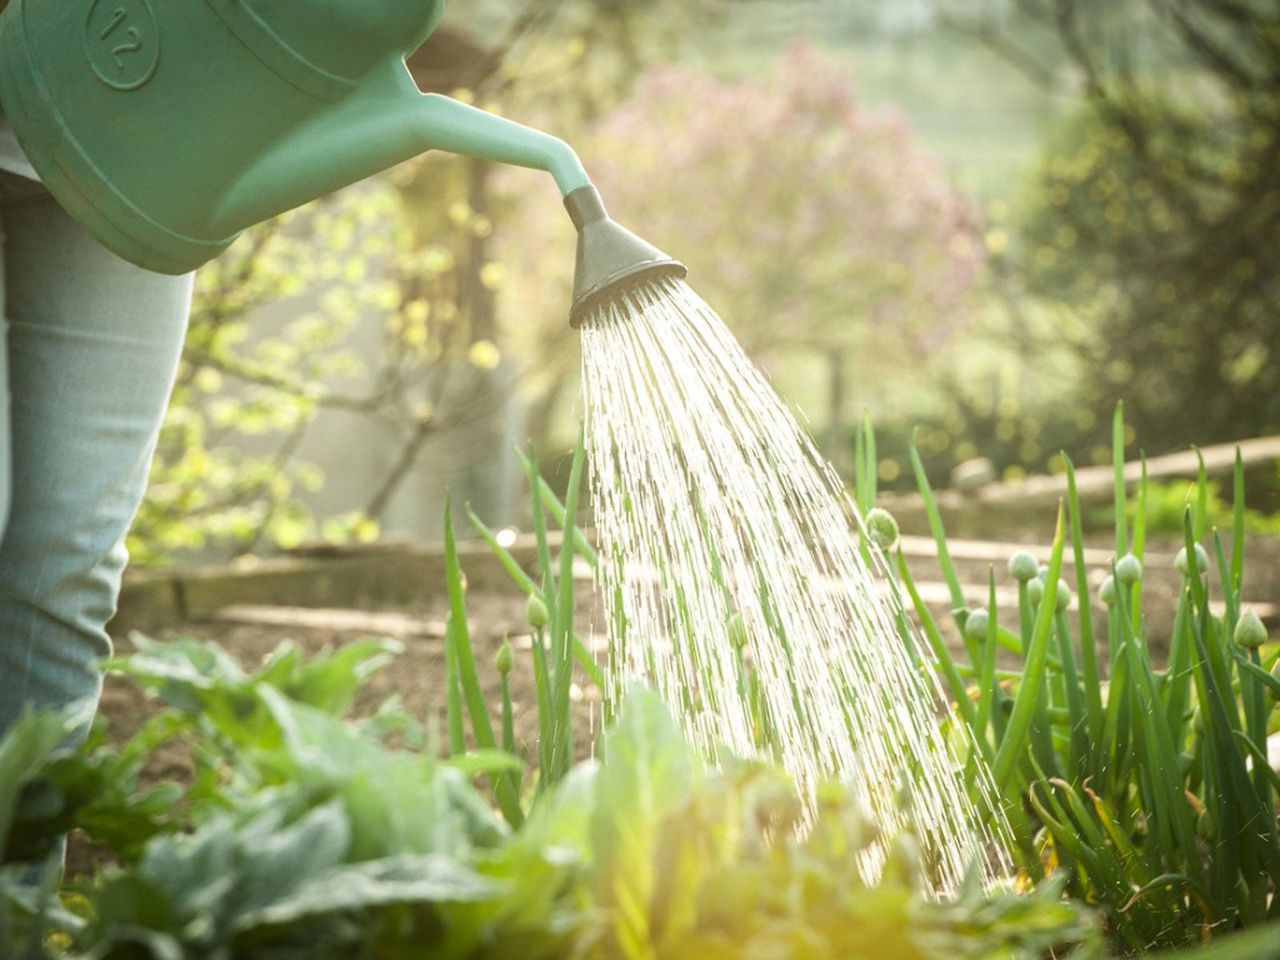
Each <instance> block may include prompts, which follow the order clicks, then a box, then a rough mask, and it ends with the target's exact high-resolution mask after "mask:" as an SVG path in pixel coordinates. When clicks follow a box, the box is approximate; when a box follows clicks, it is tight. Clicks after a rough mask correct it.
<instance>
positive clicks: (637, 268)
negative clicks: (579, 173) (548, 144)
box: [564, 185, 687, 327]
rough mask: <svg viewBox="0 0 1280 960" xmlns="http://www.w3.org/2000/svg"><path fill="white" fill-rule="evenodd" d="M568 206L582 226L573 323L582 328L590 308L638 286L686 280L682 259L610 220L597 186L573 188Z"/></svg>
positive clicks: (572, 215)
mask: <svg viewBox="0 0 1280 960" xmlns="http://www.w3.org/2000/svg"><path fill="white" fill-rule="evenodd" d="M564 205H565V208H566V209H567V210H568V211H569V216H570V218H571V219H572V220H573V225H574V226H575V227H577V228H578V258H577V264H576V267H575V269H574V276H573V307H572V308H571V309H570V311H569V323H570V324H571V325H572V326H574V327H581V326H582V324H583V321H584V320H585V319H586V317H587V315H588V314H590V313H591V311H592V310H594V309H596V308H598V307H599V306H601V305H602V304H603V303H604V302H606V301H608V300H611V299H614V298H616V297H617V296H618V295H619V294H621V293H623V292H625V291H626V290H628V289H631V288H633V287H635V286H636V285H638V284H641V283H644V282H645V281H649V280H657V279H659V278H661V277H675V278H678V279H683V278H684V276H685V274H686V273H687V271H686V269H685V266H684V264H682V263H681V262H680V261H678V260H674V259H672V258H671V257H669V256H667V255H666V254H665V253H663V252H662V251H661V250H659V249H658V248H657V247H655V246H654V245H653V244H651V243H649V242H648V241H647V240H642V239H641V238H640V237H638V236H636V235H635V234H634V233H632V232H631V231H630V230H628V229H627V228H626V227H624V226H622V225H621V224H620V223H618V222H617V221H616V220H614V219H613V218H611V217H610V216H609V214H608V213H607V212H606V211H605V207H604V203H603V201H601V199H600V193H599V191H598V190H596V188H595V187H594V186H591V185H587V186H585V187H579V188H578V189H577V190H574V191H573V192H572V193H570V194H569V195H568V196H567V197H565V198H564Z"/></svg>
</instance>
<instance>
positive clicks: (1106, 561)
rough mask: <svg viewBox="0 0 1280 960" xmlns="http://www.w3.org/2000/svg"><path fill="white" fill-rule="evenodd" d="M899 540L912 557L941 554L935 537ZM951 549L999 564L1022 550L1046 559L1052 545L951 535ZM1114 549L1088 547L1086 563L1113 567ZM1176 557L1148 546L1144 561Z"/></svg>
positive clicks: (1169, 561)
mask: <svg viewBox="0 0 1280 960" xmlns="http://www.w3.org/2000/svg"><path fill="white" fill-rule="evenodd" d="M898 542H899V543H900V544H901V546H902V552H903V553H905V554H906V555H907V556H909V557H936V556H937V555H938V545H937V543H935V542H934V539H933V537H920V536H912V535H909V534H903V535H902V536H901V537H900V538H899V540H898ZM947 550H948V552H950V554H951V558H952V559H953V560H974V561H980V562H984V563H992V564H995V565H996V566H998V567H1003V566H1004V564H1006V563H1007V562H1008V560H1009V558H1010V557H1011V556H1013V554H1015V553H1017V552H1018V551H1019V550H1030V551H1031V552H1032V553H1033V554H1035V555H1036V556H1038V557H1041V558H1043V559H1045V560H1047V559H1048V557H1049V546H1048V545H1047V544H1034V543H1000V542H997V541H990V540H964V539H952V538H950V537H948V538H947ZM1114 553H1115V551H1113V550H1103V549H1099V548H1097V547H1085V549H1084V562H1085V566H1087V567H1103V568H1104V569H1105V568H1109V567H1110V566H1111V558H1112V556H1113V555H1114ZM1173 561H1174V555H1173V554H1172V553H1154V552H1152V551H1150V550H1148V551H1147V553H1146V557H1145V559H1144V561H1143V565H1144V566H1146V567H1148V568H1152V569H1154V568H1157V567H1161V568H1163V567H1167V568H1169V569H1170V570H1172V569H1173Z"/></svg>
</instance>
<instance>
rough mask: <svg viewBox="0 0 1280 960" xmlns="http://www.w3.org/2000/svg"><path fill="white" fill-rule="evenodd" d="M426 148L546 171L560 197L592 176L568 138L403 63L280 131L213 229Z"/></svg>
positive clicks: (235, 225)
mask: <svg viewBox="0 0 1280 960" xmlns="http://www.w3.org/2000/svg"><path fill="white" fill-rule="evenodd" d="M428 150H443V151H445V152H448V153H456V154H461V155H464V156H471V157H479V158H482V159H485V160H492V161H494V162H497V163H505V164H513V165H516V166H522V167H531V168H533V169H537V170H545V171H547V172H548V173H550V174H551V175H552V177H554V178H555V181H556V184H557V186H558V187H559V188H560V192H561V193H562V194H563V195H568V194H570V193H572V192H573V191H574V190H577V189H580V188H581V187H584V186H586V185H587V184H589V183H590V180H589V179H588V177H587V173H586V170H585V169H584V168H583V166H582V162H581V161H580V160H579V159H578V155H577V154H576V153H575V152H574V151H573V149H572V148H571V147H570V146H569V145H568V144H567V143H565V142H564V141H563V140H560V139H558V138H557V137H553V136H551V135H550V134H547V133H543V132H542V131H540V130H534V129H532V128H530V127H526V126H524V125H522V124H519V123H516V122H514V121H512V120H508V119H506V118H504V117H500V116H498V115H497V114H493V113H489V112H488V111H485V110H480V109H478V108H476V107H473V106H471V105H469V104H466V103H463V102H462V101H460V100H456V99H453V98H451V97H446V96H442V95H440V94H434V93H428V94H424V93H421V92H420V91H419V90H418V88H417V86H416V84H415V83H414V81H413V78H412V77H411V76H410V74H409V72H408V70H407V69H406V68H405V66H404V64H403V62H397V63H396V64H394V65H393V66H392V67H391V68H390V69H389V70H388V72H387V74H386V75H385V76H384V79H383V81H382V82H380V83H376V84H368V85H366V86H365V87H364V88H363V89H362V90H360V91H357V92H356V93H354V94H353V95H352V96H350V97H349V98H348V100H347V102H345V103H343V104H341V105H339V106H337V107H335V108H333V109H330V110H328V111H324V112H321V113H319V114H317V115H315V116H314V117H312V118H311V119H310V121H309V122H307V123H305V124H303V125H302V126H300V127H298V128H297V129H295V130H293V131H291V132H290V133H289V134H287V135H286V136H285V137H283V138H282V139H280V140H279V141H278V142H277V143H276V144H275V145H274V146H273V148H272V149H271V150H269V151H268V152H267V153H266V154H265V155H263V156H262V157H260V158H259V159H258V161H257V162H256V163H255V164H253V165H252V166H251V167H250V168H249V169H248V170H246V171H245V172H244V174H243V175H242V176H241V177H240V178H239V179H238V181H237V182H236V183H235V184H234V185H233V186H232V187H231V189H230V190H228V191H227V193H226V195H225V198H224V202H223V204H222V207H221V209H220V211H219V213H218V215H217V217H216V218H215V219H216V223H217V229H219V230H221V231H222V232H225V233H232V232H235V231H238V230H241V229H243V228H244V227H246V226H248V225H250V224H253V223H258V222H259V221H262V220H265V219H267V218H268V217H271V216H274V215H275V214H277V213H280V212H281V211H283V210H288V209H292V208H293V207H296V206H299V205H301V204H303V203H306V202H307V201H309V200H311V199H314V198H315V197H319V196H323V195H325V194H328V193H331V192H333V191H334V190H337V189H340V188H341V187H344V186H346V185H348V184H351V183H355V182H356V181H358V180H363V179H364V178H365V177H368V176H372V175H373V174H375V173H378V172H380V171H383V170H386V169H388V168H390V167H394V166H396V165H397V164H399V163H403V162H404V161H406V160H410V159H412V158H413V157H416V156H418V155H419V154H421V153H425V152H426V151H428Z"/></svg>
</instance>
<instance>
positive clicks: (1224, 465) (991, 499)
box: [878, 436, 1280, 513]
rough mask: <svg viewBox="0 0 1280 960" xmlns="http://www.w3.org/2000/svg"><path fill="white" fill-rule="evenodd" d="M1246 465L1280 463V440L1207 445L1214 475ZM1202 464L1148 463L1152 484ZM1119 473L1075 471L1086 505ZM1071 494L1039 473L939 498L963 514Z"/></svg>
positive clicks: (890, 505)
mask: <svg viewBox="0 0 1280 960" xmlns="http://www.w3.org/2000/svg"><path fill="white" fill-rule="evenodd" d="M1237 446H1239V449H1240V457H1241V459H1242V460H1243V461H1244V464H1245V466H1258V465H1260V464H1266V463H1273V462H1275V461H1277V460H1280V436H1271V437H1257V438H1255V439H1253V440H1242V441H1241V442H1240V443H1239V444H1238V445H1237V444H1234V443H1221V444H1216V445H1214V446H1212V447H1203V448H1202V449H1201V451H1200V452H1201V454H1202V455H1203V456H1204V466H1205V471H1206V472H1207V473H1208V474H1209V475H1210V476H1215V475H1218V474H1224V473H1230V472H1231V470H1232V468H1233V467H1234V466H1235V458H1236V447H1237ZM1197 468H1198V461H1197V460H1196V455H1195V452H1194V451H1192V450H1185V451H1182V452H1180V453H1170V454H1165V455H1163V456H1159V457H1152V458H1150V459H1149V460H1148V461H1147V476H1148V477H1150V478H1151V479H1152V480H1169V479H1175V478H1187V479H1192V478H1194V477H1195V476H1196V471H1197ZM1124 475H1125V479H1127V480H1128V481H1130V482H1131V483H1136V482H1137V481H1138V479H1139V478H1140V477H1141V475H1142V464H1141V462H1140V461H1132V462H1129V463H1126V464H1125V467H1124ZM1113 484H1114V474H1113V472H1112V469H1111V467H1110V466H1099V467H1081V468H1079V469H1077V470H1076V489H1077V491H1078V492H1079V495H1080V499H1081V500H1082V501H1086V502H1094V501H1098V500H1105V499H1106V498H1108V497H1110V496H1111V495H1112V490H1113ZM1066 495H1067V478H1066V477H1065V476H1064V475H1060V474H1055V475H1040V476H1034V477H1027V478H1026V479H1024V480H1017V481H1009V482H1004V481H1002V482H999V483H989V484H987V485H986V486H984V487H979V488H978V489H976V490H973V491H969V492H964V493H962V492H960V491H959V490H938V491H935V493H934V496H935V498H936V499H937V501H938V506H939V507H940V508H942V509H944V510H960V509H964V508H966V507H974V506H978V507H999V506H1006V507H1013V506H1016V507H1033V506H1037V505H1043V506H1046V507H1053V506H1056V505H1057V503H1058V501H1059V500H1060V499H1062V498H1064V497H1066ZM878 501H879V503H880V505H881V506H883V507H884V508H885V509H886V510H888V511H890V512H891V513H892V512H895V511H901V512H903V513H909V512H913V511H918V510H922V509H923V502H922V500H921V498H920V495H919V494H918V493H909V494H894V493H888V492H886V493H883V494H881V495H880V497H879V498H878Z"/></svg>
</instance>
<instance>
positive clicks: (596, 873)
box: [0, 644, 1099, 960]
mask: <svg viewBox="0 0 1280 960" xmlns="http://www.w3.org/2000/svg"><path fill="white" fill-rule="evenodd" d="M290 662H293V663H294V666H293V667H292V668H290V669H285V667H284V666H283V665H284V664H287V663H290ZM368 663H370V660H369V659H364V660H360V659H358V658H341V656H340V655H336V656H333V657H328V658H321V659H320V660H319V661H316V662H314V663H311V664H307V663H302V662H299V661H294V658H293V655H292V653H291V652H290V651H289V650H288V649H285V650H283V651H282V652H279V653H277V655H276V656H274V657H272V658H271V660H270V661H269V662H268V664H267V666H266V667H264V668H262V669H260V670H258V671H255V672H253V673H246V672H244V671H243V670H242V669H241V668H239V666H238V665H237V664H235V661H233V660H232V659H231V658H230V657H227V656H226V655H225V654H224V653H222V652H221V651H219V650H217V649H216V648H212V647H207V646H197V645H194V644H185V645H180V646H179V647H177V648H174V649H167V648H159V647H156V646H151V647H149V648H147V649H145V650H142V651H140V652H139V653H137V654H135V655H134V656H132V657H129V658H123V659H122V660H120V661H118V662H117V664H116V666H117V668H119V669H122V670H126V671H128V673H129V674H130V675H131V676H133V677H135V678H138V679H139V680H140V681H141V682H143V683H144V684H146V685H147V687H148V689H149V690H151V691H152V693H153V694H154V696H155V697H156V699H157V700H158V701H159V702H160V703H162V704H163V706H162V708H161V709H160V711H159V712H158V713H157V714H156V716H157V718H158V720H161V721H163V722H162V725H163V726H165V727H166V728H167V729H170V730H174V731H179V730H180V731H181V734H180V735H181V737H182V738H183V740H184V741H185V742H187V743H189V744H190V745H191V747H192V749H193V751H195V752H196V753H199V754H200V755H202V756H203V757H205V759H206V762H207V763H208V764H209V766H210V769H216V770H217V771H218V772H219V784H220V791H221V792H220V802H217V803H210V802H208V799H209V789H208V786H207V784H202V783H201V782H200V780H199V779H197V780H196V781H195V782H193V783H190V784H187V785H186V789H185V792H184V795H183V796H182V798H181V799H180V801H178V802H176V803H175V804H174V811H173V813H174V815H173V816H171V817H170V818H168V819H167V820H164V821H163V822H162V823H161V824H160V826H159V828H158V831H157V832H156V833H155V834H154V835H153V836H152V837H151V838H150V839H148V840H147V841H146V842H145V843H144V844H142V846H141V847H140V848H134V847H133V846H132V845H128V846H122V847H118V848H115V849H114V852H115V854H116V855H117V859H118V863H117V864H116V865H113V866H109V867H107V868H105V869H104V870H103V871H102V872H101V873H100V874H99V875H98V876H97V877H95V878H92V879H86V880H84V881H81V882H80V883H78V884H77V885H76V887H75V888H74V898H73V899H74V901H75V903H76V904H77V910H76V913H75V914H72V913H71V912H69V911H68V910H67V909H65V908H64V907H62V906H60V905H58V904H57V903H56V902H47V903H46V904H45V905H44V907H43V908H41V907H40V906H39V905H38V903H36V902H34V901H33V897H32V896H31V895H30V894H29V892H28V893H19V892H18V889H17V887H15V886H14V885H13V884H12V883H11V882H10V881H11V879H12V878H11V876H10V874H9V873H5V874H3V875H2V876H0V949H4V950H6V951H7V952H5V953H4V956H6V957H9V956H12V957H15V958H23V960H25V958H27V957H30V958H31V960H38V958H44V957H49V958H55V957H58V958H60V957H66V958H75V960H83V958H90V957H92V958H99V960H108V958H134V957H145V958H152V960H168V958H174V960H177V958H183V960H186V958H210V960H212V958H218V957H235V958H237V960H279V958H281V957H307V958H338V957H346V956H353V955H354V956H367V957H416V956H431V957H457V958H462V957H467V958H495V960H496V958H499V957H508V956H512V955H515V954H516V953H517V952H518V954H519V955H520V956H522V957H532V958H547V960H551V958H567V960H573V958H580V960H633V958H641V957H644V958H652V960H660V958H672V960H676V958H684V957H690V956H707V957H713V958H715V957H724V958H729V957H765V956H768V957H778V958H795V960H801V958H818V957H832V956H884V955H900V956H903V957H908V958H921V960H933V958H937V960H942V958H955V957H960V958H985V957H992V958H994V957H1001V958H1027V960H1032V958H1037V957H1040V956H1042V955H1044V953H1045V952H1046V951H1047V950H1050V949H1054V950H1056V951H1058V955H1059V956H1064V955H1067V954H1068V953H1069V954H1070V955H1071V956H1073V957H1080V958H1084V957H1089V956H1095V955H1097V952H1098V946H1099V941H1098V936H1097V929H1096V925H1095V924H1094V922H1093V920H1092V918H1091V916H1090V914H1089V913H1088V912H1087V911H1082V910H1081V909H1079V908H1077V907H1074V906H1072V905H1070V904H1068V903H1065V902H1062V901H1061V900H1060V898H1059V890H1058V888H1057V887H1055V886H1053V885H1046V886H1045V887H1044V888H1042V889H1041V890H1040V891H1038V892H1037V893H1036V894H1035V895H1034V896H1031V897H1021V896H1015V895H1012V894H1010V893H1000V892H996V893H989V892H985V891H983V890H982V889H980V887H979V886H978V885H977V884H976V883H975V884H973V885H970V886H969V887H967V888H966V889H965V890H964V891H962V892H961V893H960V895H959V896H958V897H956V898H954V899H952V900H950V901H947V902H945V903H938V902H934V901H932V900H931V899H929V898H927V897H926V896H924V895H923V894H922V892H921V890H920V884H919V876H920V869H921V868H920V864H919V858H918V854H917V852H916V848H915V844H914V843H913V841H912V840H911V838H909V837H904V838H902V839H901V840H900V841H899V842H898V843H896V844H895V846H894V850H895V856H894V861H893V865H892V866H891V868H890V869H889V870H888V871H887V872H886V873H885V875H884V876H883V877H882V878H881V879H880V880H879V881H878V882H877V883H876V884H872V883H869V882H868V881H867V880H866V877H865V874H864V873H863V871H862V869H861V867H860V865H859V864H860V861H859V854H860V853H861V852H862V851H863V850H865V848H866V845H867V844H868V843H869V842H870V841H871V839H872V838H873V837H874V836H875V831H874V828H873V827H872V826H871V825H870V824H868V823H867V822H866V821H865V820H864V819H863V818H862V817H861V816H860V813H859V811H858V810H857V808H856V806H855V805H854V803H853V802H852V800H851V798H850V795H849V794H848V793H846V792H845V791H844V790H842V789H839V788H836V787H834V786H833V787H831V788H830V790H829V791H828V792H827V793H825V794H824V797H823V802H822V804H821V807H820V809H819V812H818V815H817V818H816V820H815V822H814V823H813V824H812V828H811V829H810V830H809V831H808V833H807V834H805V835H804V836H803V837H802V836H800V835H799V834H797V833H796V831H795V830H794V829H793V828H794V827H795V825H796V822H797V817H798V816H799V815H800V806H799V804H798V803H797V801H796V798H795V794H794V791H793V789H792V787H791V785H790V784H789V782H788V781H787V780H786V778H785V777H784V776H783V775H782V774H781V773H779V772H778V771H777V770H775V769H773V768H771V767H768V766H766V765H763V764H759V763H747V762H737V761H731V762H729V763H728V764H727V765H725V766H723V767H721V768H719V769H713V768H709V767H707V766H705V765H704V763H703V760H702V758H701V755H700V754H699V752H698V751H697V750H696V749H695V748H694V747H693V746H691V745H690V744H688V743H687V742H686V741H685V740H684V738H683V736H682V735H681V733H680V732H679V728H678V726H677V724H676V723H675V721H674V720H673V719H672V717H671V716H670V714H669V713H668V712H667V710H666V707H665V706H664V705H663V704H662V703H661V702H660V701H659V700H658V698H657V697H656V696H655V695H654V694H652V693H650V692H648V691H646V690H644V689H643V688H636V689H634V690H632V691H630V692H629V693H628V694H627V696H626V699H625V702H624V703H623V704H621V706H620V709H619V713H618V716H617V718H616V720H615V722H614V723H613V724H612V725H611V726H610V728H609V731H608V732H607V734H606V735H605V737H604V739H603V740H602V743H601V745H600V753H601V755H602V757H603V760H602V762H599V763H597V762H594V761H588V762H585V763H582V764H579V765H577V766H575V767H572V768H571V769H570V770H569V772H568V773H567V775H565V776H564V777H562V778H560V779H559V781H557V782H556V783H555V784H554V785H547V786H545V787H544V788H543V790H542V793H541V799H540V801H539V803H538V804H537V805H536V806H534V807H533V808H532V809H531V810H530V811H529V815H528V816H527V818H526V819H525V820H524V821H523V822H522V825H521V826H520V828H519V829H518V830H513V829H511V828H509V827H507V826H506V825H505V823H504V822H503V820H502V819H501V818H500V817H499V816H498V815H497V814H496V813H495V812H493V811H492V810H491V808H490V807H489V806H488V804H487V803H485V802H484V801H483V800H482V798H481V795H480V794H479V793H478V792H477V791H476V789H475V788H474V786H473V785H472V784H471V782H470V780H469V778H468V777H467V776H466V775H465V774H466V773H472V772H477V771H480V772H485V773H488V774H490V775H495V774H497V773H499V772H500V771H501V770H502V769H503V767H502V764H501V763H500V762H498V761H496V760H495V761H494V762H493V763H492V764H477V763H475V762H474V761H475V755H472V758H471V761H469V762H468V763H466V764H459V763H457V762H442V761H440V760H438V759H436V758H435V757H434V755H433V754H431V753H420V752H416V751H411V750H403V749H399V748H393V747H390V746H388V745H387V744H386V743H384V742H383V741H382V740H381V739H380V738H379V737H378V735H377V733H376V732H375V731H371V730H370V729H369V728H368V727H367V726H362V725H361V724H359V723H357V722H355V721H352V720H350V719H347V720H344V719H342V717H341V716H340V715H339V714H337V713H334V712H332V711H331V710H328V709H325V707H322V706H317V705H315V703H310V702H304V701H303V700H301V699H296V698H295V697H296V696H298V695H300V694H299V690H300V689H301V688H300V687H299V686H297V685H296V684H293V683H291V682H289V680H288V678H290V677H291V678H293V679H297V678H298V677H299V676H300V675H308V676H311V677H312V678H315V679H320V678H323V679H324V680H325V681H326V682H325V683H324V684H322V685H324V686H330V685H337V686H345V685H346V684H347V683H349V682H351V681H353V680H358V679H359V677H360V675H361V674H362V672H363V668H362V666H361V664H368ZM284 687H289V688H290V689H292V691H293V694H286V693H285V692H284V691H283V688H284ZM321 699H322V700H323V702H325V703H326V704H328V705H330V706H331V705H333V704H334V702H335V701H334V700H332V699H327V698H321ZM232 705H234V706H235V707H236V709H234V710H231V709H224V708H228V707H231V706H232ZM339 709H341V708H339ZM46 728H47V729H46ZM63 728H64V724H63V723H62V722H61V721H60V720H58V719H57V718H54V719H52V720H50V721H48V723H47V724H45V723H43V722H40V723H37V722H32V723H27V724H24V725H22V726H20V727H19V728H18V729H17V730H15V731H14V732H13V734H12V735H11V736H10V737H9V738H8V739H6V740H5V741H4V742H3V743H2V744H0V756H3V757H31V758H35V759H33V760H32V761H31V762H30V763H27V764H24V769H27V770H28V773H27V774H26V775H24V782H26V783H33V782H36V781H37V780H40V779H41V778H43V777H45V776H46V775H47V774H48V770H49V769H50V768H49V766H48V763H49V755H48V753H49V750H52V749H53V748H52V747H49V744H50V743H51V742H53V743H56V742H57V741H56V737H55V736H54V734H56V733H57V732H58V731H60V730H62V729H63ZM47 731H53V733H50V734H48V735H47V736H46V735H45V734H46V732H47ZM141 736H142V738H143V739H142V741H141V742H137V741H135V742H134V743H130V744H128V745H126V746H125V747H124V752H125V753H132V752H137V751H142V752H145V751H146V750H147V749H150V747H151V746H152V745H153V737H152V736H151V734H149V733H146V732H144V733H143V734H142V735H141ZM46 748H48V749H46ZM101 749H102V748H101V747H100V746H85V747H82V748H80V749H78V750H76V751H74V752H71V753H68V754H64V755H63V756H62V757H61V758H60V759H58V760H55V761H53V762H54V763H70V764H77V763H79V764H84V765H86V766H87V767H89V768H92V767H94V766H95V765H96V763H97V760H96V759H95V756H96V754H97V753H99V752H100V750H101ZM73 825H75V826H80V827H82V828H84V829H86V830H88V831H90V832H91V833H93V834H94V836H95V837H96V838H97V839H99V840H103V841H107V842H109V841H110V840H111V835H110V834H98V833H96V832H95V828H94V826H93V825H92V824H90V823H86V822H81V821H79V820H78V819H76V818H73ZM2 838H3V837H2V835H0V839H2ZM69 893H70V891H69ZM17 944H21V945H22V949H23V950H24V951H25V953H19V952H16V951H15V950H14V949H13V948H14V947H15V945H17Z"/></svg>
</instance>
